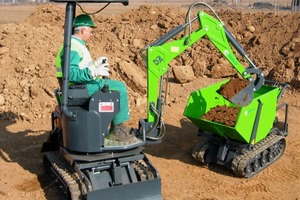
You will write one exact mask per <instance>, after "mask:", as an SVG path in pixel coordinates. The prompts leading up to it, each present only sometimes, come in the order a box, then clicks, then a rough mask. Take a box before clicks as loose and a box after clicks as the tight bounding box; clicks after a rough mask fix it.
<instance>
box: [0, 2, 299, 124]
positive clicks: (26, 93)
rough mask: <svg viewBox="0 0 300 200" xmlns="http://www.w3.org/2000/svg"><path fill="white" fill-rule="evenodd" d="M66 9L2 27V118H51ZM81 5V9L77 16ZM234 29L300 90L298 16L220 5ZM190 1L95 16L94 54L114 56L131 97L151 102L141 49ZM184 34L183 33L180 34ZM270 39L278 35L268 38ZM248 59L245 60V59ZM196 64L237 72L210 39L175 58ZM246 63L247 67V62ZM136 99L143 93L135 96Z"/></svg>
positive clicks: (271, 71) (178, 20) (115, 73)
mask: <svg viewBox="0 0 300 200" xmlns="http://www.w3.org/2000/svg"><path fill="white" fill-rule="evenodd" d="M64 12H65V10H64V8H62V7H59V6H56V5H54V4H44V5H42V6H39V7H37V9H36V11H35V12H34V13H32V15H30V16H29V17H28V19H27V20H26V21H25V22H24V23H20V24H4V25H1V26H0V33H1V34H0V65H1V68H2V73H1V74H0V92H1V95H0V111H1V114H0V118H1V119H12V118H14V117H13V116H17V118H18V119H23V120H27V121H34V120H35V119H39V118H49V117H50V112H51V111H52V109H53V107H54V105H55V104H56V101H55V97H54V93H53V90H54V89H55V88H56V87H58V84H57V80H56V77H55V68H54V60H55V57H56V53H57V50H58V48H59V47H60V45H61V44H62V42H63V23H64ZM79 13H80V11H79V12H78V14H79ZM217 13H218V14H219V15H220V18H221V19H222V20H223V22H224V23H225V24H226V25H227V28H228V29H229V31H230V32H232V34H233V35H234V36H235V37H236V38H237V39H238V41H240V43H241V45H242V46H243V47H244V48H245V50H246V52H247V53H248V54H249V56H250V58H255V59H253V61H254V63H256V65H257V66H259V67H260V66H263V67H262V69H263V71H264V72H265V74H266V75H267V78H270V79H274V80H278V81H284V82H288V83H290V84H291V86H292V87H294V88H300V73H299V70H300V68H299V65H300V51H299V49H300V30H299V26H295V25H297V24H299V23H298V22H299V19H300V14H282V13H279V14H276V15H275V14H272V13H263V12H258V13H247V12H242V11H234V10H230V9H227V10H217ZM185 15H186V7H180V8H179V7H177V8H176V7H164V6H158V7H155V6H140V7H139V8H138V9H132V10H130V11H128V12H126V13H124V14H121V15H117V16H114V15H109V16H107V15H105V16H104V15H101V13H100V14H97V15H95V16H93V18H94V20H95V23H96V24H97V25H98V26H97V29H96V31H95V32H96V34H95V37H94V39H93V40H94V41H92V42H91V43H89V48H90V50H91V53H92V55H93V56H94V57H95V59H96V58H97V57H98V56H100V55H106V56H108V57H109V60H110V61H109V62H110V64H111V68H112V70H111V71H112V76H111V78H114V79H119V80H123V81H124V82H126V84H127V85H128V90H129V94H130V102H131V103H132V104H135V105H131V106H137V104H138V102H145V94H146V68H145V65H144V61H143V59H142V58H141V57H140V56H139V51H140V50H141V49H142V48H143V47H144V46H146V45H148V44H150V43H152V42H153V41H155V40H157V39H158V38H160V36H162V35H163V34H164V33H166V32H167V31H169V30H171V29H172V28H174V27H176V26H177V25H179V24H183V23H184V20H185ZM178 37H179V36H178ZM270 38H272V40H270ZM242 62H243V63H245V61H244V60H243V59H242ZM172 65H175V66H176V65H181V66H187V65H189V66H192V68H193V71H194V75H195V77H194V78H201V77H203V76H206V77H213V78H224V77H234V76H236V71H235V70H233V69H232V67H231V66H230V65H229V64H228V62H227V61H226V60H224V58H221V57H220V53H219V52H218V51H217V49H216V48H215V47H214V46H213V45H212V43H210V42H209V41H207V40H205V39H203V40H201V41H199V42H197V43H196V44H195V45H194V46H192V47H191V48H190V49H189V50H187V51H185V52H184V53H183V54H182V55H180V56H179V57H177V58H176V59H175V60H174V61H172V62H171V67H172ZM246 67H247V66H246ZM134 99H139V100H138V101H137V100H134Z"/></svg>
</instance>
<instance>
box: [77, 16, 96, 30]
mask: <svg viewBox="0 0 300 200" xmlns="http://www.w3.org/2000/svg"><path fill="white" fill-rule="evenodd" d="M78 26H90V27H93V28H96V26H95V24H94V22H93V20H92V18H91V17H90V16H89V15H87V14H81V15H78V16H77V17H75V19H74V22H73V27H78Z"/></svg>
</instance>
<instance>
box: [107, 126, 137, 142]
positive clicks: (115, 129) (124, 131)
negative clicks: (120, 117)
mask: <svg viewBox="0 0 300 200" xmlns="http://www.w3.org/2000/svg"><path fill="white" fill-rule="evenodd" d="M130 130H131V129H130V128H129V127H126V126H125V125H124V124H114V125H112V127H111V129H110V132H109V135H108V136H107V137H106V138H107V139H109V140H114V141H118V142H126V143H134V142H136V137H135V136H134V135H132V134H130Z"/></svg>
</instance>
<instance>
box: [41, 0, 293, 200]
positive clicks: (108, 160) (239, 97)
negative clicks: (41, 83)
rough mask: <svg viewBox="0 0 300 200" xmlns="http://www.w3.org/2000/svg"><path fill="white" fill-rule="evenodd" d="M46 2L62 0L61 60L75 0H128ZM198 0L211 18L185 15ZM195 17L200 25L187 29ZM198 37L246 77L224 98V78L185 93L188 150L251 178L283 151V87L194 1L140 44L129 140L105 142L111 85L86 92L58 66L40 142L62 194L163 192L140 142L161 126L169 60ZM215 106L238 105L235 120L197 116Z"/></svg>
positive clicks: (128, 199)
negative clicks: (140, 74) (139, 100)
mask: <svg viewBox="0 0 300 200" xmlns="http://www.w3.org/2000/svg"><path fill="white" fill-rule="evenodd" d="M52 1H53V2H57V3H66V15H65V30H64V31H65V33H64V55H65V56H64V61H63V66H69V62H70V61H69V58H70V41H71V35H72V22H73V19H74V16H75V14H76V13H75V11H76V6H77V5H78V3H106V4H107V5H108V4H110V3H121V4H123V5H125V6H126V5H128V0H77V1H76V0H52ZM199 5H201V6H205V7H207V8H209V10H210V11H211V12H212V13H213V14H214V15H215V17H213V16H211V15H208V14H207V13H206V12H203V11H200V12H198V14H197V16H196V17H194V18H192V19H191V18H190V11H191V9H192V8H194V7H196V6H199ZM195 21H198V22H199V24H200V28H199V29H198V30H196V31H193V28H192V23H193V22H195ZM187 28H189V32H188V34H186V29H187ZM182 31H184V32H185V34H184V35H183V36H182V37H181V38H180V39H173V38H174V37H175V36H178V35H179V33H181V32H182ZM200 39H208V40H210V41H211V42H212V43H213V44H214V46H215V47H216V48H217V49H218V50H219V51H220V52H221V54H222V55H223V56H224V57H225V58H226V59H227V60H228V61H229V62H230V63H231V65H232V66H233V67H234V68H235V69H236V70H237V71H238V72H239V74H240V75H241V76H242V77H243V78H244V79H246V80H248V81H249V84H248V86H246V87H245V88H244V89H242V90H241V91H239V92H238V93H237V94H235V95H234V96H233V97H232V98H230V99H226V98H225V97H223V96H222V95H221V94H220V92H219V91H220V88H221V87H222V86H223V85H224V84H227V83H228V82H229V80H222V81H221V82H219V83H216V84H213V85H211V86H208V87H206V88H202V89H200V90H197V91H194V92H192V93H191V95H190V97H189V100H188V102H187V105H186V108H185V111H184V116H186V117H187V118H188V119H190V120H191V122H192V123H193V124H194V125H196V126H197V127H198V135H199V136H200V143H199V144H197V145H196V146H195V147H194V148H193V151H192V156H193V157H194V158H195V159H196V160H198V161H199V162H200V163H202V164H208V163H216V164H219V165H222V166H225V167H228V168H229V169H231V170H232V171H233V172H234V173H235V174H236V175H238V176H240V177H251V176H253V175H255V174H257V173H258V172H259V171H261V170H263V169H265V168H266V167H267V166H269V165H270V164H272V163H274V162H275V161H276V160H278V159H279V158H280V156H282V155H283V152H284V150H285V145H286V142H285V137H286V136H287V129H288V123H287V114H288V112H287V110H288V105H287V104H285V103H283V104H280V105H278V104H277V101H278V100H279V99H280V97H281V95H282V92H283V91H284V89H285V88H287V87H288V86H287V85H286V84H284V83H278V82H274V81H267V80H265V78H264V75H263V73H262V72H261V71H260V70H259V69H258V68H257V67H256V66H255V64H254V63H253V62H252V61H251V60H250V58H249V57H248V56H247V54H246V52H245V51H244V50H243V48H242V47H241V45H240V44H239V43H238V42H237V41H236V40H235V39H234V37H233V36H232V35H231V34H230V32H229V31H228V30H227V29H226V28H225V26H224V24H223V22H222V21H221V20H220V19H219V17H218V16H217V15H216V13H215V12H214V10H213V9H212V8H211V7H210V6H209V5H207V4H205V3H203V2H198V3H194V4H192V5H191V6H190V7H189V9H188V13H187V16H186V22H185V24H183V25H180V26H178V27H176V28H175V29H173V30H171V31H169V32H167V33H166V34H165V35H163V36H162V37H161V38H160V39H158V40H156V41H154V42H153V43H152V44H150V45H147V46H146V47H144V48H142V49H141V51H140V55H141V57H142V58H143V59H144V61H145V65H146V68H147V73H148V77H147V84H148V88H147V95H148V105H147V119H140V120H139V122H138V126H137V128H132V129H131V134H134V136H135V137H136V138H137V140H136V142H135V143H130V144H126V143H124V144H119V143H118V144H117V145H116V144H111V143H108V142H107V141H106V136H107V134H108V133H109V127H110V123H111V121H112V119H113V117H114V116H115V115H116V114H117V113H118V112H119V110H120V105H119V98H120V95H119V93H118V91H113V90H110V89H109V88H103V89H101V90H99V91H98V92H96V93H95V94H93V95H92V96H90V97H89V96H88V94H87V89H86V87H85V85H69V83H68V73H69V72H68V70H69V69H68V67H63V79H62V87H61V89H57V90H55V94H56V97H57V101H58V105H57V106H56V107H55V110H54V111H53V112H52V115H51V118H52V130H51V132H50V134H49V137H48V139H47V141H45V142H44V143H43V145H42V149H41V152H43V154H44V156H43V163H44V167H45V171H46V173H47V174H48V175H49V176H48V177H49V178H50V180H51V181H52V182H53V183H55V185H56V186H57V188H59V191H60V192H59V194H60V195H61V196H62V198H64V199H88V200H93V199H110V200H119V199H122V200H133V199H134V200H135V199H136V200H139V199H143V200H145V199H151V200H155V199H162V194H161V178H160V175H159V173H158V171H157V170H156V168H155V167H154V166H153V164H152V163H151V162H150V160H148V158H147V157H146V155H145V154H144V146H145V144H159V143H160V142H161V141H162V139H163V137H164V135H165V132H166V129H165V125H164V121H163V119H162V110H163V105H164V99H163V98H164V97H163V95H162V93H163V88H164V83H166V82H167V81H165V77H164V76H165V75H167V74H168V68H169V63H170V62H171V61H172V60H173V59H175V58H176V57H177V56H178V55H180V54H181V53H182V52H183V51H185V50H186V49H188V48H189V47H190V46H192V45H193V44H194V43H196V42H197V41H199V40H200ZM232 48H235V49H236V50H237V51H238V52H239V53H240V54H241V55H242V57H243V58H245V59H246V60H247V61H248V62H249V67H248V68H245V67H244V66H243V65H242V64H241V63H240V62H239V61H238V59H237V57H236V56H235V55H234V53H233V51H232ZM216 106H226V107H237V108H239V110H240V111H239V114H238V117H237V120H236V124H235V126H233V127H230V126H226V125H224V124H221V123H219V122H214V121H209V120H207V119H203V118H202V116H203V115H204V114H205V113H207V112H209V110H211V109H213V108H214V107H216ZM281 108H285V116H284V120H283V122H282V121H280V120H279V118H278V117H277V116H276V112H277V110H279V109H281Z"/></svg>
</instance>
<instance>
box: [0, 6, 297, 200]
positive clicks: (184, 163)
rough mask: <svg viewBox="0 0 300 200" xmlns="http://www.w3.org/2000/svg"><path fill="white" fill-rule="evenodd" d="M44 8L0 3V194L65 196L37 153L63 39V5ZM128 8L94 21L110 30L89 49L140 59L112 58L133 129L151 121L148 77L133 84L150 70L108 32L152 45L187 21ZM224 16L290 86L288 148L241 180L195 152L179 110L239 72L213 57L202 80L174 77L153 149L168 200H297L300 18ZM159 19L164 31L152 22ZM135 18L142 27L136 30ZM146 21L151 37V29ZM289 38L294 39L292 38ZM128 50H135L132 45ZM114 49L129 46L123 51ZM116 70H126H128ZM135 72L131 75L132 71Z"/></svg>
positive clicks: (192, 136)
mask: <svg viewBox="0 0 300 200" xmlns="http://www.w3.org/2000/svg"><path fill="white" fill-rule="evenodd" d="M47 7H48V8H45V7H43V8H39V9H38V10H35V9H36V6H0V25H1V26H0V32H1V36H0V50H1V51H0V52H2V53H0V58H1V61H0V66H1V68H2V69H3V73H2V74H1V75H0V76H1V77H0V80H1V83H0V89H1V92H2V93H1V98H0V100H1V99H2V98H3V99H4V100H3V101H4V102H5V103H1V102H0V103H1V115H0V116H1V118H0V199H39V200H42V199H51V200H52V199H53V200H55V199H58V197H57V195H56V193H55V191H54V190H53V188H52V185H51V184H49V182H47V180H46V177H45V175H44V172H43V167H42V154H41V153H40V149H41V145H42V143H43V142H44V141H45V140H46V138H47V134H48V132H49V130H50V129H51V121H50V113H51V111H52V109H53V108H54V105H55V104H56V103H55V98H54V96H53V94H52V91H51V90H52V89H53V88H55V87H56V86H57V82H56V79H55V69H54V68H53V59H54V57H55V54H56V51H57V49H58V47H59V45H60V43H61V41H62V40H60V41H57V42H54V41H53V39H52V38H53V37H55V38H60V39H61V34H62V32H61V28H62V23H63V20H62V19H63V18H62V17H61V13H60V11H61V10H60V9H63V7H61V6H58V7H57V6H53V5H49V6H47ZM134 8H136V9H137V8H138V6H137V5H135V4H134ZM143 9H144V10H143ZM165 9H166V10H165ZM177 10H181V8H180V9H177ZM166 11H168V12H166ZM124 12H125V10H124ZM128 12H129V13H128V14H126V15H124V16H122V18H118V15H119V14H120V13H115V14H114V15H116V16H113V17H108V18H107V19H106V18H105V17H103V16H102V17H98V18H96V21H97V22H99V21H103V19H104V21H105V19H106V20H107V22H110V23H107V24H109V25H107V26H108V28H107V27H100V28H99V35H97V36H96V37H95V40H94V42H96V43H97V45H91V46H90V47H91V48H94V49H95V50H94V51H93V53H95V52H96V53H97V54H99V52H100V53H102V52H103V50H101V49H104V50H105V51H106V52H107V53H108V54H109V55H112V54H114V55H115V56H116V57H118V59H124V60H127V61H128V62H129V60H132V61H134V62H133V63H131V66H132V69H127V70H126V71H124V69H122V67H120V61H118V60H113V58H112V60H113V61H115V62H116V63H118V62H119V65H118V64H115V65H113V68H114V69H116V70H114V71H113V74H112V77H114V78H117V79H123V80H126V83H127V84H128V89H129V91H130V104H131V105H130V106H131V119H130V121H129V122H128V124H129V125H131V126H136V125H137V123H138V120H139V118H142V117H145V114H146V112H145V111H142V110H145V109H146V104H145V103H146V102H145V94H144V92H145V85H143V84H144V83H143V81H140V80H139V79H136V80H135V78H136V77H140V75H139V74H138V73H143V71H144V69H143V68H137V67H136V66H137V65H139V64H141V63H142V62H141V61H138V60H139V59H140V58H139V59H138V58H137V57H136V52H137V50H138V49H139V47H140V46H139V45H136V43H138V42H140V41H135V42H136V43H135V45H136V46H134V45H133V46H130V45H132V44H130V43H128V44H127V43H126V42H123V41H121V42H120V40H114V36H112V35H109V34H108V36H106V35H105V34H106V32H105V30H106V31H107V30H114V29H113V27H115V26H120V25H122V26H123V28H120V29H118V31H119V32H118V33H119V39H120V38H127V39H128V40H131V39H132V40H133V39H134V38H143V39H144V40H143V41H145V43H149V42H150V41H153V40H154V39H155V38H157V37H158V35H161V34H162V32H161V29H163V31H166V29H168V26H174V24H175V23H176V20H182V19H183V17H182V16H181V17H178V19H177V18H176V20H175V19H174V18H173V20H171V19H172V15H171V14H170V13H172V12H170V10H168V9H167V8H162V7H160V6H159V7H158V8H147V7H146V8H140V9H139V10H138V11H130V9H128ZM153 12H154V13H156V14H157V13H160V12H162V13H163V14H161V16H160V18H161V17H163V19H162V21H160V20H159V19H160V18H158V15H156V14H154V15H153ZM174 12H177V11H174ZM32 13H33V15H31V14H32ZM122 13H123V11H122ZM135 13H138V15H137V16H136V15H135ZM151 13H152V14H151ZM166 13H168V15H167V17H165V14H166ZM177 14H178V13H177ZM49 16H50V17H49ZM223 17H224V18H225V20H226V22H227V23H229V24H231V25H232V24H233V25H232V26H230V27H229V28H230V29H231V30H234V34H235V35H236V36H237V37H238V38H242V41H243V43H242V44H243V45H244V46H246V47H247V50H248V51H249V52H250V55H251V57H253V59H255V60H257V62H258V63H259V64H260V66H268V67H266V68H264V70H265V72H266V73H267V74H268V75H269V77H271V78H274V79H277V80H279V81H286V82H288V83H289V84H291V87H290V88H289V89H287V90H286V91H285V93H284V96H283V98H282V99H281V101H280V102H287V103H289V118H288V120H289V135H288V137H287V138H286V140H287V148H286V151H285V153H284V155H283V157H282V158H281V159H280V160H279V161H277V162H276V163H275V164H273V165H271V166H270V167H269V168H267V169H266V170H264V171H262V172H261V173H260V174H258V175H257V176H255V177H253V178H250V179H244V178H237V177H235V176H234V175H233V174H232V173H231V172H230V171H228V170H226V169H224V168H223V167H220V166H216V165H209V166H201V165H199V164H198V163H197V162H196V161H195V160H194V159H193V158H192V156H191V151H192V148H193V146H194V145H196V144H197V143H198V142H199V138H198V137H197V136H196V131H197V128H196V127H195V126H194V125H193V124H192V123H191V122H189V121H188V120H187V119H186V118H185V117H184V116H183V115H182V113H183V111H184V108H185V105H186V101H187V96H189V94H190V92H191V91H194V90H196V89H199V88H202V87H205V86H208V85H210V84H212V83H215V82H217V81H219V80H220V78H225V77H226V76H233V75H234V73H233V72H232V71H231V69H228V68H226V67H224V69H222V71H221V72H220V71H218V70H217V66H218V65H212V64H211V63H210V66H211V68H210V69H209V70H204V71H198V72H197V71H196V70H194V71H195V78H194V79H193V80H191V81H189V82H187V83H183V84H179V83H176V81H171V82H170V86H169V87H170V88H169V96H168V103H167V105H166V107H165V111H164V120H165V122H166V128H167V134H166V136H165V137H164V140H163V142H162V143H161V144H159V145H152V146H149V145H147V146H146V150H145V152H146V154H147V156H148V158H149V159H150V160H151V162H152V163H153V165H154V166H155V167H156V168H157V170H158V171H159V173H160V175H161V179H162V195H163V199H165V200H171V199H172V200H174V199H175V200H177V199H178V200H187V199H218V200H222V199H230V200H238V199H253V200H254V199H255V200H256V199H274V200H283V199H289V200H296V199H297V200H298V199H299V198H300V174H299V171H300V150H299V149H300V142H299V136H298V131H297V130H299V129H300V124H299V118H298V112H300V103H299V97H300V94H299V91H298V88H299V77H298V78H297V76H298V68H299V63H300V60H299V49H298V46H297V45H299V41H298V39H299V38H300V33H299V27H298V28H297V26H296V27H295V23H298V25H299V18H300V16H299V15H293V16H291V15H286V14H283V15H274V14H270V13H262V12H258V13H256V14H255V13H252V14H249V13H241V12H239V11H237V12H236V13H235V12H233V13H231V11H224V12H223ZM115 18H116V19H115ZM25 19H26V23H25V22H24V21H25ZM121 19H122V20H121ZM129 19H131V21H130V20H129ZM141 19H142V20H141ZM244 19H245V20H244ZM254 19H255V20H254ZM268 20H269V21H268ZM283 20H286V21H283ZM153 21H155V22H156V24H158V25H157V26H159V27H160V28H156V27H157V26H154V25H152V26H151V22H153ZM273 22H274V23H273ZM135 23H139V28H137V27H136V26H135ZM128 24H129V25H128ZM144 24H145V25H144ZM278 24H279V25H278ZM282 24H284V25H285V26H283V25H282ZM149 25H150V26H149ZM249 25H253V26H254V27H255V28H256V32H254V33H251V32H249V31H246V30H247V27H248V28H249ZM122 26H121V27H122ZM147 26H148V28H147ZM278 26H280V30H281V31H280V32H281V33H277V32H274V31H273V30H277V31H278V28H279V27H278ZM131 27H132V29H134V30H139V31H137V32H136V33H135V34H136V36H132V35H131V34H132V32H133V30H132V29H131ZM149 27H151V31H150V32H151V33H150V32H149V31H147V30H149ZM165 27H167V28H165ZM233 27H234V28H233ZM291 27H293V28H291ZM102 28H103V29H102ZM145 30H146V31H145ZM129 32H130V33H129ZM269 32H272V33H269ZM282 32H284V33H285V34H284V35H283V34H282ZM143 34H144V35H143ZM249 34H251V35H249ZM271 36H272V39H271V40H270V38H271ZM100 38H103V39H102V40H101V39H100ZM109 38H110V39H109ZM147 38H148V40H147ZM113 40H114V41H118V42H120V44H118V45H119V46H118V47H116V46H113V45H116V42H111V41H113ZM103 41H104V42H103ZM106 41H108V42H106ZM290 41H295V42H294V43H293V44H290V43H289V42H290ZM98 44H99V46H98ZM206 44H207V43H205V45H204V47H203V46H202V49H201V48H200V49H201V51H199V49H198V48H195V49H193V51H192V52H190V54H191V55H195V51H196V52H199V54H201V55H208V54H212V53H211V52H215V51H214V50H213V51H210V46H209V45H206ZM128 46H129V47H130V48H131V50H128V49H127V47H128ZM115 48H118V49H121V50H122V51H120V52H119V51H118V50H115ZM7 49H8V50H7ZM41 49H42V50H41ZM5 50H6V51H5ZM3 52H4V53H3ZM41 52H46V54H41ZM124 52H126V55H124ZM96 53H95V54H96ZM204 53H207V54H204ZM127 54H128V57H126V56H127ZM187 57H188V55H187V54H185V55H184V56H183V60H184V61H185V64H186V65H189V64H191V65H192V61H190V60H189V59H188V58H187ZM207 57H209V56H207ZM217 61H218V62H219V63H220V60H218V59H217V58H215V57H212V58H210V61H208V60H206V61H205V62H207V63H208V62H217ZM292 61H293V62H292ZM177 62H179V61H177ZM291 62H292V63H293V64H291ZM213 66H215V67H213ZM117 72H121V75H118V73H117ZM130 73H131V75H132V77H133V78H132V77H131V76H129V75H130ZM197 73H198V74H197ZM224 74H226V76H225V77H224V76H223V75H224ZM129 79H130V80H131V81H130V80H129ZM132 80H135V81H132ZM172 80H173V79H172ZM139 81H140V82H139ZM45 82H46V83H47V84H45ZM137 88H140V89H137ZM1 101H2V100H1ZM135 108H137V109H135ZM278 116H283V111H279V113H278Z"/></svg>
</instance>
